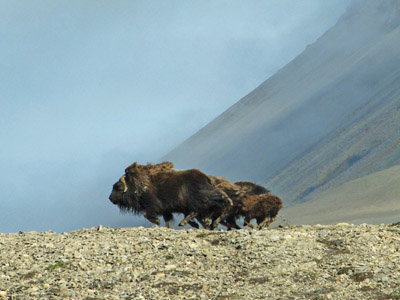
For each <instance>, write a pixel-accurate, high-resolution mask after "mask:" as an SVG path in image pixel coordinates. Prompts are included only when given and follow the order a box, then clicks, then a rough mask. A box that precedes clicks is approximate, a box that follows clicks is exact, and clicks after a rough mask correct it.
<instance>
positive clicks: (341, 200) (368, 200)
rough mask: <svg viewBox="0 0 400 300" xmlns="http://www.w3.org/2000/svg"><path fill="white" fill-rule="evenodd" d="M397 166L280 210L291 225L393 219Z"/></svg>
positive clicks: (399, 206)
mask: <svg viewBox="0 0 400 300" xmlns="http://www.w3.org/2000/svg"><path fill="white" fill-rule="evenodd" d="M399 195H400V166H394V167H391V168H388V169H385V170H383V171H379V172H375V173H372V174H370V175H368V176H364V177H362V178H359V179H356V180H352V181H348V182H345V183H343V184H341V185H339V186H337V187H333V188H330V189H328V190H326V191H324V192H322V193H321V194H320V195H319V196H318V197H317V198H315V199H312V200H310V201H307V202H305V203H302V204H299V205H295V206H291V207H289V208H287V209H284V210H283V211H282V212H281V213H280V217H281V218H280V220H282V219H284V220H287V222H289V224H291V225H295V224H304V223H308V224H318V223H324V224H335V223H338V222H348V223H353V224H361V223H375V224H381V223H386V224H388V223H395V222H398V221H399V216H400V201H399Z"/></svg>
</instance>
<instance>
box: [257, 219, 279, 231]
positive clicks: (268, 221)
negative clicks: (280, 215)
mask: <svg viewBox="0 0 400 300" xmlns="http://www.w3.org/2000/svg"><path fill="white" fill-rule="evenodd" d="M275 220H276V217H272V218H270V217H266V218H265V219H264V221H262V222H261V223H260V224H258V229H262V228H268V227H269V225H271V223H272V222H274V221H275Z"/></svg>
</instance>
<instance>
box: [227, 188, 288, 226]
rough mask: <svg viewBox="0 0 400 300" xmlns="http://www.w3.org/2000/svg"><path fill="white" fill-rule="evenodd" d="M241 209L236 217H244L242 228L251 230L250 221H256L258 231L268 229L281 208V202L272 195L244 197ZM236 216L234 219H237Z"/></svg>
mask: <svg viewBox="0 0 400 300" xmlns="http://www.w3.org/2000/svg"><path fill="white" fill-rule="evenodd" d="M242 203H243V205H242V207H241V209H240V212H239V214H238V215H241V216H243V217H244V224H243V226H246V225H247V226H249V227H252V228H253V225H252V224H251V223H250V221H251V220H252V219H256V220H257V224H258V229H262V228H264V227H268V226H269V225H270V224H271V223H272V222H273V221H275V220H276V216H277V215H278V212H279V210H280V209H281V208H282V200H281V199H280V198H279V197H278V196H275V195H272V194H261V195H246V196H245V197H243V198H242ZM238 215H236V216H235V217H238Z"/></svg>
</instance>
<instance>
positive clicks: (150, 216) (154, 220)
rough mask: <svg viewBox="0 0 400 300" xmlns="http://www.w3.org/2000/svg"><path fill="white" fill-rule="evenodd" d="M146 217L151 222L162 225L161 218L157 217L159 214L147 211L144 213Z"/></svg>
mask: <svg viewBox="0 0 400 300" xmlns="http://www.w3.org/2000/svg"><path fill="white" fill-rule="evenodd" d="M144 217H145V218H146V219H147V220H149V221H150V222H151V223H153V224H156V225H160V223H161V222H160V219H159V218H157V216H153V215H149V214H147V213H144Z"/></svg>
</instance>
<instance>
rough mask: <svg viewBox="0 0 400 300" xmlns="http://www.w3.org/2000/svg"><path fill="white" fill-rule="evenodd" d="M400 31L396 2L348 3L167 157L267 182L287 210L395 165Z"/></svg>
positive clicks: (399, 131)
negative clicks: (333, 22)
mask: <svg viewBox="0 0 400 300" xmlns="http://www.w3.org/2000/svg"><path fill="white" fill-rule="evenodd" d="M399 25H400V2H399V1H397V0H355V1H353V2H352V3H351V5H350V6H349V7H348V9H347V11H346V13H345V14H344V15H343V16H342V17H341V18H340V19H339V21H338V22H337V24H336V25H335V26H333V27H332V28H331V29H330V30H328V31H327V32H326V33H325V34H324V35H323V36H322V37H321V38H319V39H318V40H317V41H316V42H315V43H314V44H312V45H310V46H308V47H307V48H306V50H305V51H304V52H303V53H302V54H301V55H299V56H298V57H296V58H295V59H294V60H293V61H292V62H290V63H289V64H288V65H286V66H285V67H284V68H282V69H281V70H280V71H278V72H277V73H276V74H275V75H274V76H272V77H271V78H269V79H268V80H267V81H265V82H264V83H263V84H261V85H260V86H259V87H258V88H256V89H255V90H254V91H253V92H251V93H250V94H249V95H247V96H246V97H244V98H243V99H241V100H240V101H239V102H238V103H236V104H235V105H234V106H232V107H231V108H229V109H228V110H227V111H226V112H224V113H223V114H222V115H220V116H219V117H218V118H216V119H215V120H214V121H212V122H211V123H210V124H208V125H207V126H205V127H204V128H203V129H202V130H200V131H199V132H197V133H196V134H195V135H193V136H192V137H191V138H189V139H188V140H187V141H185V142H184V143H183V144H182V145H180V146H178V147H177V148H176V149H175V150H173V151H172V152H171V153H169V154H168V155H167V156H165V157H164V159H167V160H171V161H173V162H174V163H175V165H176V166H177V167H179V168H192V167H198V168H201V169H203V170H205V171H206V172H208V173H211V174H218V175H224V176H227V177H228V178H230V179H232V180H237V179H243V180H244V179H246V180H253V181H257V182H260V183H263V184H266V185H267V186H268V187H269V188H270V189H271V190H272V191H273V192H274V193H276V194H279V195H280V196H282V198H283V199H284V200H285V205H286V206H287V205H290V204H295V203H300V202H304V201H307V200H310V199H312V198H315V197H317V196H318V194H319V193H320V192H321V191H323V190H325V189H327V188H331V187H334V186H336V185H339V184H342V183H343V182H346V181H348V180H354V179H356V178H359V177H362V176H365V175H368V174H370V173H372V172H375V171H379V170H382V169H385V168H388V167H390V166H393V165H395V164H399V163H400V150H399V149H400V148H399V146H400V145H399V141H400V51H399V49H400V26H399ZM271 59H272V58H271Z"/></svg>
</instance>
